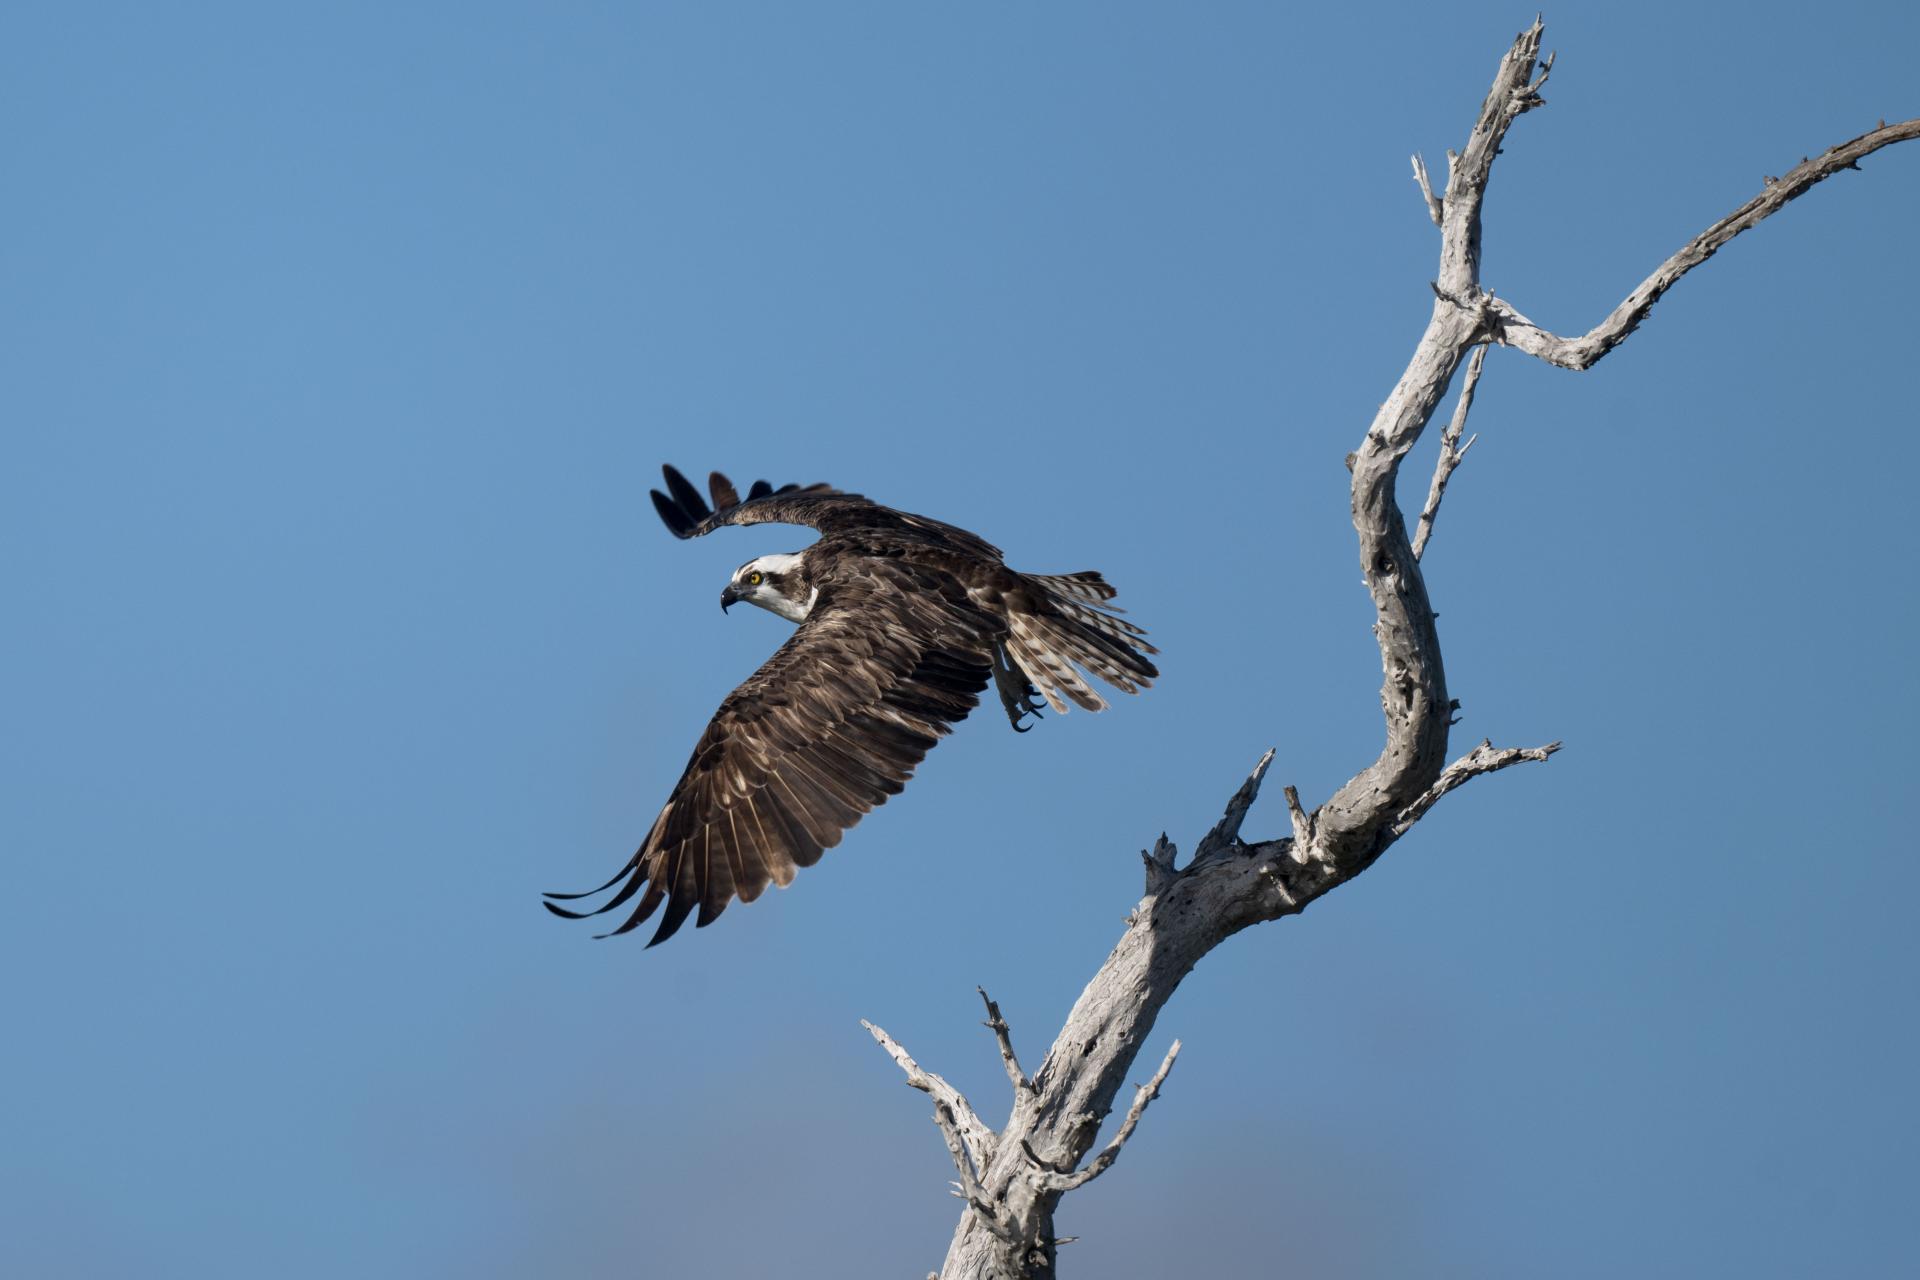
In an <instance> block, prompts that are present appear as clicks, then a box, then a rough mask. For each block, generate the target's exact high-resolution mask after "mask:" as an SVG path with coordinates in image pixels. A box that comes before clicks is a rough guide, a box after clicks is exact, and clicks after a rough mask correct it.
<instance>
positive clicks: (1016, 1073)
mask: <svg viewBox="0 0 1920 1280" xmlns="http://www.w3.org/2000/svg"><path fill="white" fill-rule="evenodd" d="M974 990H975V991H978V992H979V993H980V999H981V1000H982V1001H983V1002H984V1003H985V1004H986V1006H987V1022H986V1025H987V1028H988V1029H989V1030H991V1031H992V1032H993V1038H994V1039H995V1040H997V1041H999V1043H1000V1061H1001V1062H1002V1063H1004V1064H1005V1065H1006V1068H1007V1081H1008V1083H1010V1084H1011V1085H1013V1088H1014V1092H1015V1093H1030V1092H1032V1091H1033V1081H1031V1080H1029V1079H1027V1077H1026V1073H1025V1072H1023V1071H1021V1070H1020V1059H1018V1058H1016V1057H1014V1056H1013V1035H1012V1033H1011V1032H1010V1031H1009V1030H1008V1029H1007V1020H1006V1019H1005V1018H1003V1017H1001V1016H1000V1006H999V1005H997V1004H995V1003H994V1002H993V1001H992V1000H991V999H990V998H989V997H988V996H987V989H986V988H985V987H975V988H974Z"/></svg>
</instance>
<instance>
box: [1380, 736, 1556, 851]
mask: <svg viewBox="0 0 1920 1280" xmlns="http://www.w3.org/2000/svg"><path fill="white" fill-rule="evenodd" d="M1559 749H1560V744H1559V743H1557V742H1549V743H1548V744H1547V745H1546V746H1544V747H1502V748H1500V749H1498V750H1496V749H1495V748H1494V745H1493V740H1492V739H1491V738H1487V739H1482V740H1481V743H1480V745H1479V746H1477V747H1475V748H1474V749H1473V750H1471V751H1469V752H1468V753H1467V754H1466V755H1464V756H1461V757H1460V758H1459V759H1458V760H1455V761H1454V762H1453V763H1452V764H1450V765H1448V766H1447V767H1446V768H1445V769H1442V770H1441V771H1440V776H1439V778H1437V779H1435V781H1434V784H1433V785H1432V786H1431V787H1428V788H1427V789H1426V791H1424V792H1423V793H1421V796H1420V798H1419V799H1418V800H1415V801H1414V802H1413V803H1412V804H1410V805H1408V806H1407V807H1406V808H1405V809H1402V810H1401V811H1400V816H1399V817H1397V818H1395V819H1394V821H1393V827H1394V834H1395V835H1404V834H1406V832H1407V831H1408V830H1409V829H1411V828H1412V826H1413V824H1414V823H1416V822H1418V821H1420V819H1422V818H1424V817H1426V816H1427V811H1428V810H1429V809H1431V808H1433V806H1434V805H1436V804H1439V803H1440V797H1442V796H1444V795H1446V794H1447V792H1449V791H1451V790H1453V789H1454V788H1455V787H1458V786H1460V785H1461V784H1463V783H1466V782H1470V781H1472V780H1473V779H1474V778H1477V777H1479V776H1480V775H1481V774H1483V773H1498V772H1499V771H1500V770H1502V769H1505V768H1507V767H1508V766H1509V765H1516V764H1521V763H1524V762H1526V761H1528V760H1545V759H1546V758H1547V757H1548V756H1550V755H1552V754H1553V753H1554V752H1556V751H1558V750H1559Z"/></svg>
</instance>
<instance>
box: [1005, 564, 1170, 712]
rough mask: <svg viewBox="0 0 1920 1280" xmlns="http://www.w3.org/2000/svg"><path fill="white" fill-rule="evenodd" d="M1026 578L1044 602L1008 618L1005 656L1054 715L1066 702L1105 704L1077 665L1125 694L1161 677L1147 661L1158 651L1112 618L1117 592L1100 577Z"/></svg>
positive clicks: (1124, 623)
mask: <svg viewBox="0 0 1920 1280" xmlns="http://www.w3.org/2000/svg"><path fill="white" fill-rule="evenodd" d="M1026 578H1027V581H1028V582H1030V583H1032V584H1034V585H1035V586H1037V587H1039V588H1041V594H1042V598H1043V600H1044V602H1045V604H1044V605H1043V606H1042V608H1041V609H1040V610H1038V611H1034V612H1018V613H1015V614H1014V615H1013V616H1012V617H1010V618H1009V619H1008V623H1009V626H1010V628H1011V632H1012V634H1011V635H1010V636H1009V638H1008V642H1007V652H1008V654H1009V655H1011V656H1012V658H1013V660H1014V661H1015V662H1016V663H1018V664H1019V665H1020V667H1021V669H1022V670H1024V671H1025V672H1026V675H1027V678H1028V679H1029V680H1030V681H1032V682H1033V684H1034V685H1035V687H1037V688H1038V689H1039V690H1040V692H1041V693H1042V694H1043V695H1044V696H1045V697H1046V699H1047V701H1048V702H1049V703H1051V704H1052V705H1053V709H1054V710H1055V711H1058V712H1062V713H1064V712H1065V711H1066V709H1067V707H1066V699H1072V700H1073V701H1074V702H1075V703H1078V704H1079V705H1080V706H1082V707H1084V708H1086V709H1087V710H1089V711H1099V710H1102V709H1103V708H1105V707H1106V705H1107V703H1106V700H1105V699H1104V698H1102V697H1101V696H1100V695H1099V694H1097V693H1095V692H1094V691H1093V688H1092V686H1091V685H1089V684H1088V683H1087V681H1086V678H1085V677H1084V676H1082V675H1081V674H1080V670H1077V669H1076V667H1077V668H1079V669H1083V670H1085V671H1087V672H1090V673H1091V674H1093V675H1095V676H1098V677H1099V678H1100V679H1101V680H1103V681H1105V682H1106V683H1107V684H1110V685H1112V686H1113V687H1114V688H1116V689H1119V690H1121V691H1122V692H1123V693H1137V692H1139V691H1140V690H1141V689H1144V688H1147V687H1149V686H1150V685H1151V684H1152V683H1153V681H1154V680H1155V679H1156V678H1157V677H1158V676H1159V674H1160V672H1159V670H1158V669H1157V668H1156V667H1155V666H1154V665H1153V663H1152V662H1151V661H1149V660H1148V659H1147V657H1146V655H1147V654H1151V653H1158V652H1159V650H1157V649H1155V648H1154V647H1153V646H1152V645H1150V644H1148V643H1147V642H1146V641H1145V640H1144V639H1142V638H1141V637H1143V636H1144V635H1145V634H1146V633H1145V632H1144V631H1142V630H1141V629H1140V628H1139V627H1136V626H1134V625H1133V624H1132V623H1131V622H1127V621H1125V620H1123V619H1121V618H1116V617H1114V616H1113V615H1114V613H1115V612H1117V609H1116V607H1115V606H1113V605H1111V604H1108V603H1107V601H1109V600H1111V599H1112V598H1113V596H1114V590H1113V588H1112V587H1111V586H1109V585H1108V584H1107V581H1106V579H1104V578H1102V577H1101V576H1100V575H1099V574H1098V573H1091V572H1089V573H1071V574H1028V575H1026ZM1046 606H1051V608H1047V607H1046Z"/></svg>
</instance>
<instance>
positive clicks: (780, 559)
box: [720, 555, 820, 622]
mask: <svg viewBox="0 0 1920 1280" xmlns="http://www.w3.org/2000/svg"><path fill="white" fill-rule="evenodd" d="M804 577H805V575H804V574H803V573H801V571H800V557H799V556H797V555H771V556H761V557H759V558H758V559H755V560H749V561H747V562H746V563H745V564H743V565H741V566H740V567H739V568H738V569H735V570H734V571H733V581H731V582H729V583H728V584H727V589H726V590H725V591H722V592H721V593H720V608H721V609H722V611H724V610H725V609H726V608H727V606H729V605H731V604H736V603H738V602H740V601H745V602H746V603H748V604H757V605H759V606H760V607H761V608H762V609H765V610H767V611H768V612H769V613H777V614H779V615H780V616H781V617H783V618H785V619H786V620H787V621H788V622H805V621H806V619H807V614H808V613H809V612H810V611H811V610H812V609H813V602H814V601H815V600H818V599H819V598H820V588H818V587H813V586H809V585H807V584H806V582H804V581H803V579H804Z"/></svg>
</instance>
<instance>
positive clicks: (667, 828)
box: [544, 467, 1160, 946]
mask: <svg viewBox="0 0 1920 1280" xmlns="http://www.w3.org/2000/svg"><path fill="white" fill-rule="evenodd" d="M662 471H663V473H664V474H665V476H666V484H667V491H666V492H665V493H662V492H660V491H659V490H658V489H656V490H654V491H653V505H654V507H655V509H657V510H658V511H659V513H660V518H661V519H662V520H664V521H665V522H666V525H667V528H668V529H669V530H671V531H672V532H673V534H674V536H675V537H678V538H698V537H701V536H703V535H705V534H709V533H712V532H713V531H714V530H715V529H718V528H720V527H722V526H723V525H745V524H769V523H771V524H797V525H806V526H808V527H811V528H813V529H817V530H819V532H820V538H819V540H818V541H817V542H815V543H814V544H813V545H812V546H810V547H808V548H807V549H806V550H804V551H800V552H797V553H795V554H792V555H767V556H760V557H759V558H758V559H754V560H749V561H747V563H745V564H743V565H741V566H740V567H739V568H738V569H736V570H734V572H733V577H732V579H731V580H730V581H729V582H728V583H727V586H726V590H724V591H722V592H721V593H720V607H721V609H722V610H725V609H727V608H729V607H730V606H732V605H735V604H741V603H745V604H752V605H758V606H759V607H760V608H762V609H766V610H768V611H769V612H771V613H776V614H778V615H780V616H781V617H782V618H785V619H786V620H787V621H789V622H795V623H798V624H799V628H798V629H797V630H796V631H794V633H793V634H792V635H791V636H789V637H788V639H787V641H786V643H785V644H783V645H781V646H780V648H779V649H777V650H775V652H774V654H773V656H772V657H771V658H768V659H767V661H766V663H765V664H764V665H762V666H761V668H760V669H759V670H758V671H756V672H754V673H753V674H752V675H751V676H749V677H748V678H747V680H746V682H745V683H744V684H742V685H741V686H740V687H739V688H737V689H735V690H734V691H733V692H732V693H731V694H728V695H727V698H726V700H725V701H724V702H722V703H721V704H720V709H719V710H718V711H716V712H715V713H714V716H713V720H712V721H711V722H710V723H709V724H708V725H707V728H706V732H705V733H703V734H701V735H700V743H699V745H698V746H696V747H695V748H694V749H693V758H692V759H691V760H689V761H688V762H687V769H686V772H685V773H683V774H681V775H680V781H679V782H678V783H676V784H675V785H674V788H673V794H672V795H671V796H669V797H668V798H667V803H666V806H665V807H664V808H662V809H661V810H660V816H659V817H658V818H656V819H655V820H654V823H653V828H652V830H650V831H649V832H648V833H647V838H646V840H645V841H644V842H643V843H642V844H641V846H640V848H639V850H638V851H637V852H636V853H635V854H634V855H633V857H632V858H630V859H629V860H628V861H627V864H626V865H625V866H624V867H622V868H621V869H620V871H619V872H618V873H617V874H616V875H615V876H614V877H613V878H612V879H611V880H609V881H607V882H606V883H605V884H603V885H601V886H600V887H599V888H598V889H594V890H590V891H589V892H587V893H552V894H548V895H546V896H547V898H548V899H549V901H547V902H546V903H545V904H544V905H545V906H546V908H547V909H548V910H549V911H552V912H553V913H554V914H555V915H559V916H563V917H565V918H567V919H569V920H579V919H584V918H586V917H588V916H596V915H601V914H604V913H606V912H610V911H615V910H618V909H619V908H621V907H624V906H626V905H627V904H628V903H629V902H631V901H633V899H634V898H635V897H636V895H637V896H638V898H639V901H638V902H637V903H635V904H634V907H633V910H632V912H631V913H630V914H629V915H628V916H627V918H626V920H625V921H624V922H623V923H622V924H621V925H619V927H617V928H615V929H614V930H612V933H613V934H622V933H626V932H628V931H629V930H631V929H634V928H636V927H638V926H639V925H640V923H641V922H642V921H644V920H646V919H648V918H649V917H650V916H652V915H653V914H654V912H655V911H657V910H659V909H660V907H661V905H662V904H663V903H664V904H665V906H666V910H665V911H663V912H661V915H660V923H659V926H658V927H657V928H656V929H655V930H654V934H653V938H652V941H650V942H648V943H647V945H648V946H653V945H655V944H656V943H660V942H664V941H666V940H667V939H668V938H670V937H672V936H673V935H674V933H675V932H677V931H678V930H679V928H680V926H681V925H682V924H684V923H685V922H686V919H687V917H688V916H689V915H691V914H693V912H694V910H695V908H698V909H699V918H698V920H697V921H696V927H698V928H704V927H705V926H707V925H709V924H711V923H713V921H714V919H715V917H717V916H718V915H719V914H720V913H721V912H722V911H724V910H725V909H726V906H727V904H728V903H729V902H731V901H732V900H733V899H734V898H736V897H737V898H739V899H740V901H742V902H752V901H753V900H754V899H755V898H757V897H759V896H760V894H761V892H762V891H763V890H764V889H765V888H766V887H767V885H768V884H769V883H777V884H779V885H780V886H781V887H782V888H785V887H786V886H787V885H788V884H789V883H791V882H792V880H793V875H794V869H795V868H796V867H810V866H812V865H813V864H814V863H815V862H817V861H819V859H820V855H821V853H822V852H823V851H825V850H827V849H831V848H833V846H835V845H836V844H838V843H840V836H841V834H842V833H843V832H845V831H846V830H847V829H848V828H849V827H851V826H853V825H854V824H855V823H856V822H858V821H860V819H861V817H862V816H863V815H864V814H866V813H867V812H868V811H869V810H871V809H873V808H874V807H875V806H877V805H881V804H884V803H886V799H887V797H888V796H891V795H897V794H898V793H899V792H900V790H901V788H902V787H904V786H905V785H906V781H907V779H908V778H909V777H911V776H912V775H913V770H914V767H915V766H916V765H918V764H919V763H920V761H921V760H922V759H923V758H924V757H925V756H926V754H927V752H928V751H929V750H931V749H932V747H933V745H934V744H935V743H936V742H938V741H939V740H940V739H941V738H942V737H944V736H946V734H947V733H949V732H950V731H951V730H952V727H953V726H954V725H955V724H957V723H959V722H960V721H961V720H963V719H965V718H966V715H967V713H968V712H969V711H971V710H973V708H974V707H975V706H977V705H979V695H980V694H981V693H982V692H983V691H984V690H985V689H986V687H987V685H988V683H989V682H991V683H992V684H993V685H994V687H995V688H996V689H997V690H998V692H999V695H1000V703H1001V705H1002V706H1003V707H1005V709H1006V713H1007V719H1008V721H1009V722H1010V723H1011V724H1012V725H1013V728H1014V730H1015V731H1016V732H1025V728H1023V726H1022V723H1021V722H1022V721H1023V720H1025V719H1026V718H1027V717H1028V716H1037V715H1038V713H1039V709H1040V707H1041V705H1042V703H1041V702H1040V698H1041V697H1044V698H1045V700H1046V704H1047V705H1051V706H1052V707H1053V709H1054V710H1055V711H1058V712H1061V713H1063V714H1064V713H1065V711H1066V710H1067V703H1068V702H1073V703H1076V704H1078V705H1079V706H1081V707H1084V708H1086V709H1087V710H1089V711H1098V710H1100V709H1101V708H1103V707H1105V706H1106V705H1107V704H1106V701H1105V700H1104V699H1103V698H1101V696H1100V695H1099V694H1098V693H1097V692H1095V691H1094V689H1093V687H1092V686H1091V685H1090V684H1089V683H1088V682H1087V679H1086V677H1085V676H1084V675H1082V674H1081V671H1080V670H1077V669H1076V667H1079V668H1084V669H1085V670H1086V671H1087V672H1091V673H1092V674H1093V675H1096V676H1098V677H1099V678H1100V679H1101V680H1103V681H1105V682H1106V683H1107V684H1109V685H1112V686H1113V687H1114V688H1116V689H1120V690H1123V691H1125V692H1127V693H1134V692H1137V691H1138V690H1140V689H1144V688H1146V687H1147V686H1149V685H1150V684H1151V683H1152V682H1153V680H1154V678H1155V677H1157V676H1158V675H1159V674H1160V673H1159V671H1158V670H1156V669H1155V668H1154V665H1153V663H1152V662H1151V661H1149V660H1148V658H1147V656H1146V655H1148V654H1151V653H1157V652H1158V650H1156V649H1155V648H1154V647H1153V646H1152V645H1150V644H1148V643H1147V642H1146V640H1145V639H1144V638H1143V637H1144V636H1145V634H1146V633H1145V632H1144V631H1142V630H1141V629H1140V628H1139V627H1136V626H1134V625H1133V624H1132V623H1130V622H1128V621H1126V620H1125V619H1124V618H1120V617H1116V616H1115V615H1116V614H1118V613H1120V612H1121V610H1120V609H1119V608H1118V607H1117V606H1115V605H1112V604H1110V603H1108V602H1109V601H1110V600H1112V599H1113V596H1114V590H1113V588H1112V587H1110V586H1108V585H1107V582H1106V580H1105V579H1104V578H1102V577H1101V576H1100V575H1099V573H1097V572H1088V573H1068V574H1053V575H1048V574H1029V573H1020V572H1017V571H1015V570H1013V569H1009V568H1008V567H1007V566H1006V564H1005V563H1004V562H1003V561H1002V559H1001V555H1000V550H999V548H997V547H995V546H993V545H991V544H990V543H988V542H986V541H985V540H984V539H982V538H979V537H977V536H975V535H974V534H971V533H968V532H967V531H966V530H964V529H957V528H955V527H954V526H952V525H950V524H942V523H941V522H940V521H938V520H930V519H928V518H927V517H925V516H917V515H912V514H910V513H908V512H905V511H896V510H894V509H893V508H891V507H883V506H881V505H880V504H879V503H877V502H869V501H868V500H867V499H865V498H863V497H861V496H860V495H858V494H853V493H841V492H840V491H838V490H836V489H831V488H828V487H827V486H826V485H823V484H815V485H807V486H805V487H804V488H803V487H801V486H799V485H791V484H790V485H785V486H783V487H781V488H778V489H775V488H774V487H773V486H771V485H769V484H768V483H767V482H766V481H764V480H761V481H756V482H755V483H754V484H753V486H752V487H751V488H749V489H748V490H747V496H746V497H745V498H744V499H743V498H741V497H740V495H739V492H738V491H737V490H736V489H735V488H734V487H733V484H732V483H731V482H730V481H729V480H728V479H727V478H726V477H725V476H723V475H721V474H720V473H719V472H717V471H716V472H714V473H713V475H712V477H711V478H710V479H709V481H708V489H709V492H710V494H711V495H712V498H713V506H712V507H711V509H710V508H709V507H708V506H707V502H706V499H704V498H702V497H701V496H700V491H699V490H698V489H696V488H694V486H693V485H692V484H691V483H689V482H688V480H687V478H686V477H685V476H683V475H681V474H680V473H679V472H678V471H676V470H674V469H673V468H672V467H663V468H662ZM616 885H618V886H619V887H618V888H617V889H615V891H614V893H613V895H612V896H611V897H610V898H609V899H608V900H607V901H606V902H604V903H602V904H601V905H600V906H598V907H597V908H594V909H592V910H574V909H572V908H570V907H562V906H559V905H556V904H557V903H558V902H566V901H577V900H579V899H582V898H590V897H593V896H594V895H595V894H599V893H604V892H606V891H607V890H609V889H614V887H615V886H616ZM602 936H609V935H602Z"/></svg>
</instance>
